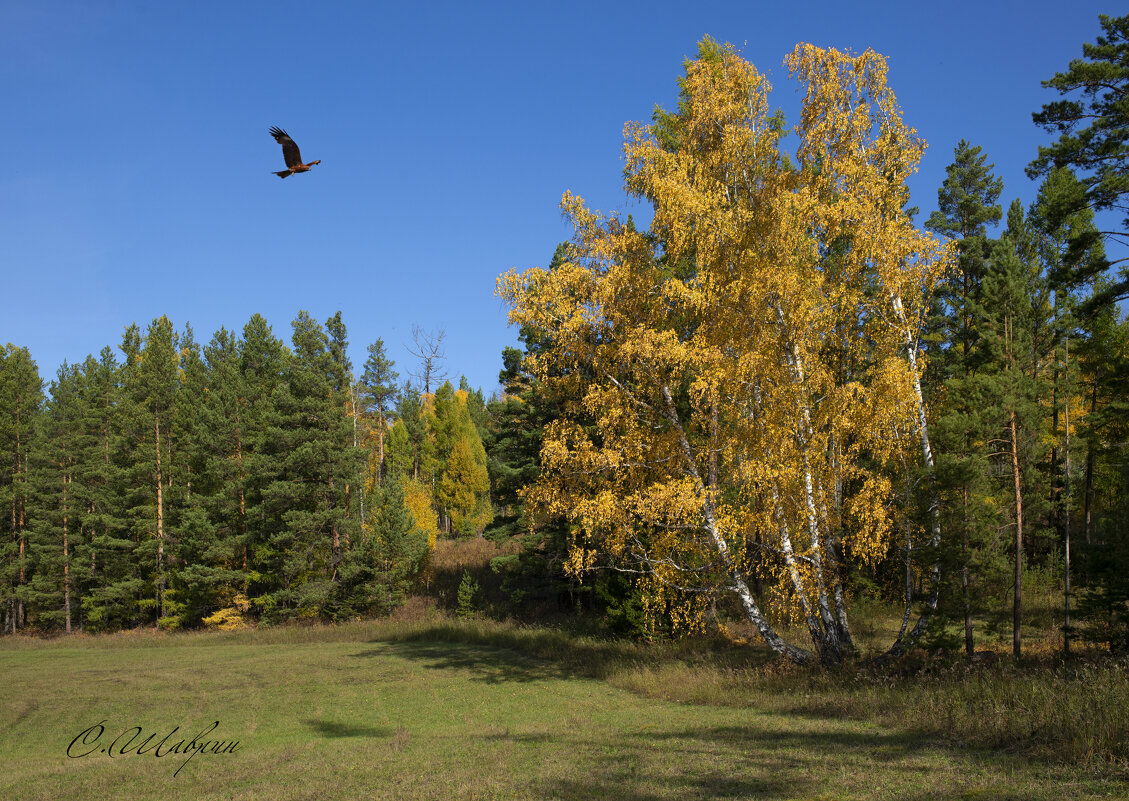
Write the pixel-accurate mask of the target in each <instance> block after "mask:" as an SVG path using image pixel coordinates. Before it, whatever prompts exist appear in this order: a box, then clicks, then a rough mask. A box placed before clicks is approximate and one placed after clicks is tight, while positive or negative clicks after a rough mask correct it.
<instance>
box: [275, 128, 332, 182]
mask: <svg viewBox="0 0 1129 801" xmlns="http://www.w3.org/2000/svg"><path fill="white" fill-rule="evenodd" d="M270 135H271V136H273V137H274V141H276V142H278V143H279V144H280V145H282V160H283V161H285V162H286V169H285V170H282V171H280V172H276V173H275V175H277V176H278V177H279V178H285V177H286V176H287V175H290V174H291V173H295V172H309V171H310V167H312V166H314V165H315V164H321V159H318V160H317V161H311V162H310V163H309V164H303V163H302V154H301V153H300V152H299V151H298V145H296V144H295V143H294V140H293V139H291V138H290V134H288V133H286V131H284V130H282V129H281V128H278V127H275V128H271V129H270Z"/></svg>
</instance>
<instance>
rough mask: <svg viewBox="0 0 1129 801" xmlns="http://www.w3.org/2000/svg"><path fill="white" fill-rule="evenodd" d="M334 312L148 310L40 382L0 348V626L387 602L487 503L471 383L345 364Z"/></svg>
mask: <svg viewBox="0 0 1129 801" xmlns="http://www.w3.org/2000/svg"><path fill="white" fill-rule="evenodd" d="M347 345H348V340H347V334H346V328H345V325H344V323H343V321H342V319H341V314H340V312H338V313H337V314H335V315H334V316H333V317H331V318H330V319H329V320H327V321H326V322H325V324H324V325H322V324H320V323H318V322H317V321H315V320H313V319H312V318H311V317H310V316H309V315H308V314H307V313H306V312H300V313H299V314H298V316H297V317H296V318H295V319H294V321H293V323H292V336H291V341H290V345H289V346H287V345H286V344H284V343H283V341H282V340H280V339H279V338H278V337H276V336H275V335H274V333H273V331H272V329H271V327H270V325H269V324H268V323H267V321H266V320H265V319H263V318H262V317H261V316H259V315H255V316H253V317H252V318H251V319H250V320H249V321H248V323H247V324H246V326H245V327H244V328H243V330H242V332H241V334H240V335H236V334H235V333H233V332H230V331H227V330H225V329H221V330H220V331H218V332H216V333H215V335H214V336H213V337H212V339H211V340H210V341H209V342H208V343H207V344H206V345H204V346H202V347H201V346H200V345H199V343H198V342H197V341H196V340H195V338H194V335H193V332H192V330H191V328H186V329H185V330H184V331H182V332H177V331H176V330H175V328H174V326H173V324H172V323H171V321H169V320H168V319H167V318H166V317H160V318H158V319H156V320H154V321H153V322H152V323H151V324H150V325H149V326H148V328H147V329H146V330H145V331H142V330H141V329H140V328H139V327H138V326H136V325H131V326H129V327H128V328H127V329H126V330H125V333H124V336H123V338H122V342H121V344H120V348H119V350H120V353H121V358H120V360H119V358H118V356H117V355H116V354H115V352H114V351H113V350H112V349H110V348H109V347H106V348H104V349H103V350H102V351H101V353H100V354H99V356H98V357H94V356H89V357H87V358H86V360H85V361H84V362H83V363H82V364H79V365H68V364H64V365H63V366H62V367H61V368H60V369H59V371H58V374H57V376H56V378H55V380H54V381H52V382H51V383H50V386H49V387H48V388H47V389H46V392H45V391H44V387H43V382H42V381H41V379H40V376H39V374H38V370H37V367H36V365H35V362H34V361H33V359H32V358H31V355H30V354H29V353H28V351H27V350H26V349H25V348H20V347H16V346H13V345H9V346H7V347H4V348H0V408H2V409H3V415H2V416H0V453H3V468H2V470H0V504H2V506H3V508H4V510H5V513H6V514H5V515H4V524H3V528H4V542H3V554H2V557H0V558H2V560H3V572H2V574H0V575H2V577H0V617H2V621H3V630H4V631H5V632H8V633H13V632H16V631H19V630H21V629H25V628H32V629H37V630H50V629H61V630H64V631H68V632H69V631H73V630H75V629H78V628H81V629H85V630H91V631H99V630H114V629H120V628H128V627H134V626H142V625H159V626H163V627H166V628H177V627H182V626H187V627H190V626H199V625H201V624H214V625H219V626H226V627H231V626H237V625H241V624H243V623H246V622H249V621H251V620H262V621H266V622H280V621H285V620H290V619H301V618H321V619H331V620H333V619H345V618H350V617H356V616H358V615H365V614H375V613H380V612H383V611H387V610H389V609H391V608H392V607H394V606H395V605H396V604H397V603H400V602H401V601H402V600H403V598H404V596H405V593H406V592H407V591H408V590H409V589H410V588H411V587H412V586H413V584H414V582H415V580H416V578H417V577H418V576H419V575H420V573H421V571H423V570H424V569H425V568H426V566H427V561H428V555H429V553H430V552H431V551H432V550H433V549H434V547H435V541H436V537H437V536H438V534H439V533H440V531H443V532H445V533H460V532H461V533H463V534H471V535H473V534H476V533H477V534H480V533H481V532H482V530H483V529H484V527H485V526H486V524H487V523H489V522H490V521H491V519H492V514H491V509H490V506H489V501H488V491H489V482H488V479H487V474H486V457H485V452H484V450H483V445H482V438H481V434H480V432H481V431H483V430H484V415H485V403H484V400H483V397H482V393H481V391H478V392H473V391H470V389H469V388H468V387H467V386H466V383H465V380H464V381H463V383H462V386H461V388H459V389H455V388H454V387H452V385H451V384H450V383H449V382H446V383H444V384H443V385H442V386H439V387H437V388H434V389H432V390H431V391H424V392H421V391H419V390H417V389H416V388H414V387H413V385H411V384H410V383H408V384H405V385H403V386H398V385H397V379H398V374H397V372H396V371H395V369H394V363H393V362H392V361H391V360H390V359H388V358H387V355H386V354H385V350H384V344H383V341H382V340H377V342H375V343H373V344H372V345H370V346H369V348H368V359H367V361H366V363H365V365H364V369H363V372H362V374H361V375H360V377H359V378H357V377H355V376H354V374H353V370H352V365H351V363H350V361H349V359H348V357H347V355H346V350H347Z"/></svg>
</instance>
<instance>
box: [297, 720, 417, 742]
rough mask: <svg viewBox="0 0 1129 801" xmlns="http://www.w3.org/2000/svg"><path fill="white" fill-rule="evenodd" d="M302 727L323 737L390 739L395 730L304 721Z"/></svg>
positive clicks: (329, 721) (328, 721)
mask: <svg viewBox="0 0 1129 801" xmlns="http://www.w3.org/2000/svg"><path fill="white" fill-rule="evenodd" d="M302 725H304V726H305V727H306V728H308V729H310V730H311V731H313V732H314V733H316V734H319V735H321V736H322V737H333V738H338V737H376V738H381V739H385V738H390V737H391V736H392V735H393V734H395V730H394V729H391V728H388V727H377V726H354V725H352V724H349V723H337V722H335V721H332V720H303V721H302Z"/></svg>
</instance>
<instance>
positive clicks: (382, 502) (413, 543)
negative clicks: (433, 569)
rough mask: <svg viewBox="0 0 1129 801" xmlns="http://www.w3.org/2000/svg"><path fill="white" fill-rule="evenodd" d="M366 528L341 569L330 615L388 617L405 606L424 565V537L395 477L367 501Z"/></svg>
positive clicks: (425, 560)
mask: <svg viewBox="0 0 1129 801" xmlns="http://www.w3.org/2000/svg"><path fill="white" fill-rule="evenodd" d="M369 504H370V505H369V507H368V508H369V512H368V519H367V521H366V525H365V526H364V527H363V528H362V530H361V533H360V539H359V542H357V543H356V545H355V547H353V548H352V549H351V550H350V551H349V552H348V554H346V557H345V559H344V562H343V563H342V565H341V570H340V577H339V579H340V580H339V581H338V583H337V586H336V590H335V602H334V605H333V609H332V616H333V617H335V618H339V619H342V618H348V617H357V616H360V615H366V614H373V613H386V612H389V611H391V610H392V609H394V608H395V607H396V606H398V605H399V604H401V603H403V601H404V600H405V598H406V597H407V594H408V592H409V590H410V589H411V587H412V586H413V584H414V583H415V580H416V578H417V576H418V575H419V573H420V571H422V570H423V568H424V566H425V565H426V562H427V555H428V547H427V535H426V534H425V533H424V532H423V531H421V530H420V529H419V528H418V527H417V526H416V525H415V523H414V522H413V521H412V518H411V515H410V514H409V513H408V510H407V507H406V506H405V504H404V491H403V487H402V485H401V483H400V480H399V479H396V478H390V479H388V480H386V481H384V482H382V483H381V484H380V485H379V486H378V487H377V490H376V492H375V494H374V495H373V496H372V497H371V498H370V499H369Z"/></svg>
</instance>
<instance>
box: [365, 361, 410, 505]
mask: <svg viewBox="0 0 1129 801" xmlns="http://www.w3.org/2000/svg"><path fill="white" fill-rule="evenodd" d="M395 364H396V362H394V361H393V360H392V359H389V358H388V355H387V354H386V353H385V351H384V340H383V339H377V340H376V342H373V343H372V344H371V345H369V346H368V359H366V360H365V369H364V373H362V374H361V385H360V387H361V389H360V398H361V406H362V408H363V409H364V411H365V413H366V414H367V415H369V416H370V417H372V419H373V429H374V430H375V432H376V439H377V447H376V461H375V466H376V469H375V471H374V472H375V475H376V477H377V483H379V479H380V478H382V477H383V476H384V473H385V465H384V438H385V436H386V435H387V432H388V427H389V424H390V422H391V420H392V417H391V415H392V410H393V405H394V403H395V400H396V394H397V387H396V380H397V379H398V378H399V377H400V376H399V373H397V372H396V371H395V370H393V369H392V368H393V367H394V366H395Z"/></svg>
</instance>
